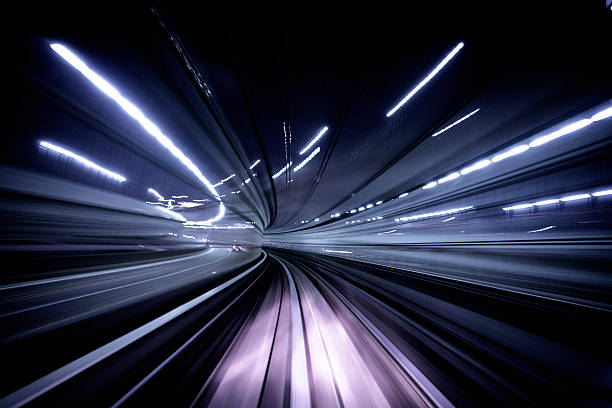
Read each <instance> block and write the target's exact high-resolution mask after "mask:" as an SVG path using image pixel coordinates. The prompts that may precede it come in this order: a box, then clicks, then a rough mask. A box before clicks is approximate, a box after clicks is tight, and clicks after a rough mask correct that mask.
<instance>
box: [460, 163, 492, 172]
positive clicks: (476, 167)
mask: <svg viewBox="0 0 612 408" xmlns="http://www.w3.org/2000/svg"><path fill="white" fill-rule="evenodd" d="M489 164H491V160H489V159H485V160H480V161H478V162H476V163H474V164H472V165H471V166H468V167H466V168H465V169H463V170H461V175H462V176H465V175H466V174H470V173H471V172H473V171H476V170H480V169H482V168H483V167H487V166H488V165H489Z"/></svg>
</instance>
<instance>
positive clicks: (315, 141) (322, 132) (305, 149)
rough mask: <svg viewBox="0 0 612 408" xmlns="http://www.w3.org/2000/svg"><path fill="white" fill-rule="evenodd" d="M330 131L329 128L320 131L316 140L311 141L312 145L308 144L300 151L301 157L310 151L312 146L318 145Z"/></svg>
mask: <svg viewBox="0 0 612 408" xmlns="http://www.w3.org/2000/svg"><path fill="white" fill-rule="evenodd" d="M328 129H329V128H328V127H327V126H325V127H324V128H323V129H321V130H320V131H319V133H318V134H317V135H316V136H315V138H314V139H312V140H311V141H310V143H308V144H307V145H306V147H304V148H303V149H302V150H300V156H301V155H303V154H304V153H306V152H307V151H308V150H310V148H311V147H312V146H313V145H314V144H315V143H317V141H318V140H319V139H320V138H321V137H322V136H323V135H324V134H325V132H327V130H328Z"/></svg>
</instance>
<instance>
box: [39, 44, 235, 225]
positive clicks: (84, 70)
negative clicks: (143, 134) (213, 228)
mask: <svg viewBox="0 0 612 408" xmlns="http://www.w3.org/2000/svg"><path fill="white" fill-rule="evenodd" d="M50 47H51V49H52V50H53V51H55V52H56V53H57V54H58V55H59V56H60V57H62V58H63V59H64V61H66V62H68V63H69V64H70V65H72V67H73V68H75V69H76V70H78V71H79V72H80V73H81V74H83V76H84V77H85V78H87V79H88V80H89V81H90V82H91V83H92V84H94V85H95V86H96V87H97V88H98V89H99V90H101V91H102V92H104V93H105V94H106V95H107V96H108V97H110V98H111V99H112V100H114V101H115V102H116V103H117V104H118V105H119V106H120V107H121V108H122V109H123V110H124V111H125V112H126V113H127V114H128V115H129V116H131V117H132V118H133V119H134V120H136V121H137V122H138V123H139V124H140V125H141V126H142V127H143V129H145V130H146V131H147V133H149V135H151V136H153V137H154V138H155V139H156V140H157V141H158V142H159V143H160V144H161V145H162V146H163V147H165V148H166V149H167V150H168V151H170V153H171V154H172V155H173V156H174V157H175V158H177V159H178V160H179V161H180V162H181V163H182V164H183V165H184V166H185V167H187V169H189V171H191V173H193V174H194V175H195V176H196V178H197V179H198V180H200V182H202V184H204V186H205V187H206V188H207V189H208V191H210V193H211V194H212V195H213V196H214V197H215V198H216V199H217V200H218V201H219V213H218V214H217V216H216V217H214V218H211V219H210V220H209V221H210V222H215V221H218V220H220V219H221V218H223V216H224V215H225V206H224V205H223V202H222V201H221V198H220V197H219V194H218V193H217V191H216V190H215V188H214V187H213V185H212V184H211V183H210V181H208V179H207V178H206V177H204V174H202V172H201V171H200V169H199V168H198V167H197V166H196V165H195V163H193V162H192V161H191V159H189V158H188V157H187V156H185V153H183V151H182V150H180V149H179V148H178V147H177V146H176V145H175V144H174V143H173V142H172V140H170V139H169V138H168V136H166V135H164V134H163V133H162V131H161V130H160V129H159V127H157V125H156V124H155V123H153V122H152V121H151V120H150V119H149V118H147V117H146V116H145V115H144V113H142V111H141V110H140V109H139V108H138V107H137V106H136V105H134V104H133V103H132V102H130V101H129V100H127V99H126V98H125V97H123V95H121V93H120V92H119V91H118V90H117V89H115V88H114V87H113V86H112V85H111V84H110V83H108V82H107V81H106V80H105V79H104V78H102V77H101V76H100V75H98V74H97V73H96V72H94V71H93V70H92V69H90V68H89V67H88V66H87V64H85V63H84V62H83V61H81V59H79V58H78V57H77V56H76V55H75V54H74V53H73V52H72V51H70V50H69V49H68V48H67V47H65V46H64V45H62V44H57V43H54V44H51V45H50Z"/></svg>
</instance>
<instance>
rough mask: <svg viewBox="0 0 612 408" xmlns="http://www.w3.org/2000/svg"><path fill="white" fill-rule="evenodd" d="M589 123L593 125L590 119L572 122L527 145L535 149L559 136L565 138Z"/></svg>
mask: <svg viewBox="0 0 612 408" xmlns="http://www.w3.org/2000/svg"><path fill="white" fill-rule="evenodd" d="M591 123H593V120H592V119H582V120H579V121H577V122H574V123H572V124H570V125H567V126H564V127H562V128H561V129H559V130H555V131H554V132H552V133H549V134H547V135H544V136H540V137H538V138H537V139H534V140H533V141H532V142H531V143H529V146H530V147H537V146H541V145H543V144H544V143H548V142H550V141H552V140H555V139H557V138H559V137H561V136H565V135H567V134H568V133H572V132H575V131H577V130H580V129H582V128H583V127H586V126H589V125H590V124H591Z"/></svg>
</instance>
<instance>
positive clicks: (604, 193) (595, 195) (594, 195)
mask: <svg viewBox="0 0 612 408" xmlns="http://www.w3.org/2000/svg"><path fill="white" fill-rule="evenodd" d="M610 194H612V190H602V191H597V192H595V193H593V194H592V196H593V197H601V196H607V195H610Z"/></svg>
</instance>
